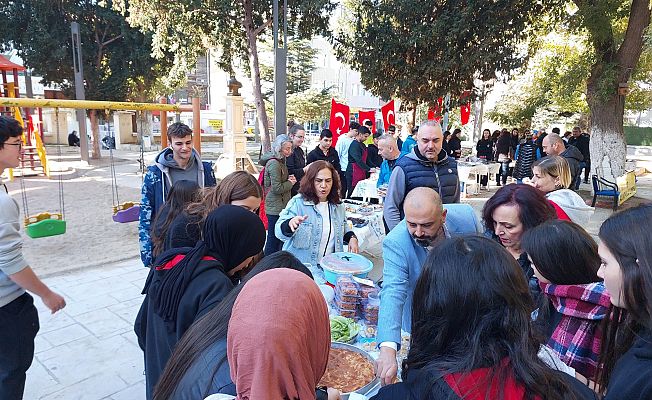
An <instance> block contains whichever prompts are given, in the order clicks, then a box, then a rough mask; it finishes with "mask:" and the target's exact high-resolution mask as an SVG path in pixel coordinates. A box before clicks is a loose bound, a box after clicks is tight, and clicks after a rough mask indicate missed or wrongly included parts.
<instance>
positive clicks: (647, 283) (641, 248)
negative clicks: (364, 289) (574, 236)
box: [597, 204, 652, 400]
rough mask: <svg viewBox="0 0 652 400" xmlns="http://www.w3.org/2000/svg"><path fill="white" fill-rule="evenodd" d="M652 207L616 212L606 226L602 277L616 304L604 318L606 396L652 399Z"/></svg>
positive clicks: (610, 399)
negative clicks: (651, 229)
mask: <svg viewBox="0 0 652 400" xmlns="http://www.w3.org/2000/svg"><path fill="white" fill-rule="evenodd" d="M651 225H652V206H651V205H649V204H647V205H640V206H638V207H634V208H630V209H628V210H625V211H621V212H618V213H616V214H613V215H612V216H611V217H609V218H607V220H605V221H604V223H603V224H602V226H601V227H600V232H599V233H598V237H599V238H600V244H599V245H598V253H599V254H600V258H601V259H602V264H601V265H600V269H599V270H598V276H599V277H600V278H602V279H604V285H605V287H606V288H607V291H608V292H609V294H610V296H611V304H612V305H613V307H612V308H611V310H610V313H609V314H608V315H607V316H606V317H605V318H604V323H605V324H604V325H603V332H604V336H603V341H602V355H601V357H600V361H601V363H602V368H601V369H600V370H599V371H598V380H597V383H598V384H599V385H600V387H601V388H602V389H603V390H605V389H606V393H605V396H604V400H615V399H628V400H630V399H631V400H643V399H651V398H652V317H651V316H650V310H652V289H651V288H652V235H650V226H651Z"/></svg>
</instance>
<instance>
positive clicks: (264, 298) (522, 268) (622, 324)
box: [0, 117, 652, 400]
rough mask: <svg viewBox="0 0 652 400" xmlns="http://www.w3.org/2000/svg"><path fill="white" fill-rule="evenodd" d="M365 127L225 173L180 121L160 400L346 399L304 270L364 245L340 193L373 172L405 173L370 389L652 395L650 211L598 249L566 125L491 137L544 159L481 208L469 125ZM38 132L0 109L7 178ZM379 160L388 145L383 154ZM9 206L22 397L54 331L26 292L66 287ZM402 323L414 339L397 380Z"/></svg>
mask: <svg viewBox="0 0 652 400" xmlns="http://www.w3.org/2000/svg"><path fill="white" fill-rule="evenodd" d="M352 128H353V129H351V130H350V132H349V135H348V136H346V139H345V136H342V137H340V138H339V140H338V142H337V145H336V146H335V148H333V147H332V146H331V144H332V138H333V135H332V133H331V132H330V131H328V130H324V131H322V133H321V135H320V140H319V143H318V145H317V147H316V148H315V149H314V150H312V151H310V152H308V154H307V155H306V153H305V152H304V150H303V149H302V148H301V147H302V144H303V141H304V138H305V130H304V129H303V128H302V127H301V126H292V127H291V128H290V129H289V131H288V135H279V136H278V137H277V138H276V140H275V142H274V144H273V150H272V152H271V153H270V154H267V155H265V156H264V157H263V158H262V159H261V161H262V163H263V164H264V170H263V173H262V174H261V177H260V178H261V179H260V181H259V180H257V179H255V178H254V177H253V176H251V175H250V174H248V173H247V172H243V171H239V172H234V173H232V174H230V175H228V176H227V177H225V178H224V179H223V180H221V181H220V182H217V181H216V180H215V179H214V176H213V175H212V172H211V171H212V167H211V165H210V163H207V162H204V161H202V160H201V158H200V156H199V154H198V153H197V152H196V151H194V150H193V148H192V131H191V130H190V128H188V127H187V126H185V125H183V124H173V125H172V126H170V128H169V129H168V135H169V143H170V147H169V148H167V149H165V150H163V151H162V152H161V153H160V154H159V155H158V156H157V158H156V162H155V164H154V165H152V166H151V167H150V168H149V170H148V172H147V175H146V177H145V180H144V183H143V190H142V194H143V203H142V206H141V220H140V227H139V228H140V229H139V233H140V243H141V256H142V261H143V263H144V265H145V267H147V268H148V269H149V274H148V277H147V280H146V282H144V284H143V295H144V297H143V303H142V305H141V307H140V310H139V312H138V316H137V318H136V321H135V323H134V331H135V334H136V337H137V339H138V343H139V346H140V348H141V349H142V351H143V356H144V361H145V364H144V365H145V377H146V398H147V399H157V400H158V399H166V400H167V399H204V398H206V397H208V396H210V395H213V394H222V395H224V396H223V397H222V398H235V399H241V400H245V399H289V400H295V399H331V400H332V399H338V398H340V396H341V393H339V391H338V390H336V389H334V388H325V387H318V383H319V381H320V379H321V377H322V376H323V375H324V373H325V370H326V366H327V363H328V355H329V349H330V342H331V337H330V334H329V332H330V327H329V315H328V307H327V303H326V301H325V299H324V296H323V295H322V292H321V291H320V289H319V287H318V286H317V285H316V284H315V282H314V280H313V279H312V278H313V276H312V273H311V270H310V268H308V267H307V266H306V264H309V265H310V267H314V266H318V265H319V263H320V261H321V259H322V258H323V257H324V256H325V255H327V254H330V253H333V252H340V251H344V250H348V251H350V252H358V251H359V250H360V249H359V243H358V238H357V237H356V236H355V234H354V233H353V232H352V231H350V230H349V229H348V228H347V223H346V212H345V208H344V205H343V203H342V199H343V198H344V196H345V195H346V194H350V192H349V190H348V189H349V188H350V187H351V186H350V185H351V184H352V183H353V182H356V179H359V178H360V177H362V176H364V174H366V173H367V172H369V170H371V168H378V169H379V171H380V172H381V174H380V177H383V176H384V178H383V179H386V181H385V182H386V183H383V184H387V185H388V186H387V198H386V201H385V205H384V207H385V208H384V212H383V216H384V219H385V223H386V225H387V227H386V228H387V231H388V233H387V235H386V237H385V239H384V241H383V244H382V245H383V251H382V254H379V256H380V257H382V259H383V262H384V266H383V279H382V286H381V292H380V311H379V312H380V314H379V318H378V331H377V337H376V340H377V342H378V343H379V345H378V347H379V349H378V350H379V356H378V359H377V361H376V374H377V377H378V378H379V379H380V380H381V382H382V385H383V386H382V388H381V389H380V390H379V391H378V393H377V394H376V395H375V396H374V397H372V399H377V400H384V399H404V398H405V399H407V398H411V399H424V400H426V399H455V398H459V399H485V398H487V399H597V398H604V399H607V400H611V399H648V398H652V383H651V382H652V379H651V378H652V368H651V367H650V366H651V365H652V315H651V313H652V311H650V310H652V236H651V235H649V234H648V233H647V227H648V226H649V225H650V224H652V206H650V205H647V206H645V205H642V206H637V207H633V208H630V209H627V210H624V211H621V212H618V213H614V214H613V215H612V216H610V217H609V218H608V219H607V220H606V221H604V223H603V224H602V226H601V228H600V232H599V235H598V238H599V243H597V242H596V241H595V240H594V239H593V237H591V235H589V234H588V233H587V232H586V231H585V230H584V228H583V226H584V225H585V224H586V221H587V220H588V219H589V218H590V216H591V214H592V211H593V209H592V208H590V207H587V206H586V205H584V204H583V202H580V201H581V198H579V196H578V195H577V194H576V193H575V192H574V191H573V188H574V184H575V183H576V181H574V180H573V179H574V178H573V172H572V171H573V170H572V168H573V167H571V163H569V162H568V161H567V157H565V156H564V155H563V154H564V151H561V152H560V150H561V146H563V144H561V145H560V143H559V142H557V141H556V137H555V136H554V135H555V133H551V134H550V135H547V136H546V137H548V139H547V140H546V138H545V137H544V138H542V140H541V146H542V148H545V149H544V150H546V151H547V152H548V155H547V156H544V157H542V158H540V159H537V156H536V155H537V153H540V150H539V149H538V148H537V144H536V142H535V141H534V140H532V137H528V136H529V135H527V134H526V135H525V137H524V138H523V139H524V141H523V142H522V143H520V142H519V143H518V144H517V145H516V147H515V148H514V146H513V143H514V142H515V141H520V139H519V138H516V139H515V134H514V132H512V133H509V132H507V133H506V134H505V132H506V131H504V132H502V133H500V134H499V135H498V137H497V138H496V140H495V143H494V142H493V139H492V138H493V136H494V135H487V134H486V133H488V132H484V133H483V138H482V139H481V141H480V142H479V143H478V152H479V154H478V155H479V156H484V157H490V158H492V159H495V160H498V161H499V162H501V163H507V161H505V156H506V157H509V158H511V157H513V156H514V154H517V153H518V154H517V155H516V160H517V163H516V165H517V167H516V168H515V170H514V174H516V173H517V172H518V171H520V172H519V173H525V169H524V168H525V162H526V161H527V162H528V163H530V164H529V166H528V168H529V172H528V173H527V174H526V175H522V176H523V177H526V176H527V177H530V178H531V182H530V184H518V183H510V184H506V182H505V181H502V179H503V172H505V173H506V174H508V173H509V170H508V169H509V167H508V166H507V167H506V168H504V170H501V175H500V178H499V179H500V181H499V182H500V183H501V185H502V186H501V187H500V188H499V189H498V190H497V191H496V193H495V194H494V195H493V196H491V198H489V199H488V200H487V202H486V203H485V205H484V208H483V210H482V213H481V215H480V216H478V215H476V213H475V212H474V210H473V208H472V207H471V206H469V205H468V204H461V203H460V202H459V194H460V189H459V188H460V185H459V178H458V177H457V162H456V158H457V157H456V154H457V153H456V152H457V151H458V149H457V147H456V144H455V140H454V139H455V138H456V137H457V136H458V135H459V132H454V133H452V134H451V135H452V136H453V137H452V138H451V139H449V140H448V141H446V140H444V136H445V133H444V132H442V129H441V127H440V126H439V124H438V123H437V122H434V121H427V122H425V123H423V124H421V125H420V126H419V128H418V129H416V130H415V131H414V132H413V133H412V135H410V137H408V138H406V140H405V141H404V142H403V143H402V146H400V148H401V150H402V151H401V150H399V145H398V142H397V138H395V137H394V136H392V134H391V133H386V134H383V135H379V136H376V137H374V139H373V140H374V145H373V146H374V147H375V148H374V147H371V146H372V145H369V146H367V145H365V144H364V142H365V140H366V139H367V137H368V136H369V134H370V129H369V127H366V126H356V125H353V123H352ZM21 135H22V129H21V127H20V125H19V124H18V123H17V122H16V121H15V120H13V119H10V118H5V117H0V173H1V172H2V171H3V170H4V169H7V168H14V167H16V166H17V165H18V162H19V157H20V148H21V145H22V141H21ZM449 136H450V135H449ZM516 136H518V131H516ZM562 140H563V139H562ZM451 141H453V146H449V147H447V143H448V145H450V143H451ZM347 142H348V145H349V146H348V147H347V146H345V145H346V143H347ZM508 142H509V143H508ZM341 143H344V144H341ZM338 148H339V150H340V151H338ZM370 148H371V149H372V150H371V151H370ZM512 150H513V152H512ZM567 150H568V149H566V150H565V151H567ZM558 152H559V153H558ZM526 153H528V154H529V155H528V156H527V160H525V159H522V160H523V161H521V163H520V164H519V162H518V159H519V156H521V157H526ZM572 153H574V151H572V150H571V151H570V152H568V153H567V155H569V154H572ZM342 154H346V156H345V157H344V159H343V158H342ZM370 154H371V156H372V157H371V158H372V159H373V158H374V155H377V156H379V157H380V158H382V161H381V162H380V163H379V161H380V159H376V160H374V162H375V164H374V165H376V166H375V167H370V165H369V160H370V158H369V156H370ZM501 156H502V158H501ZM500 160H502V161H500ZM582 162H586V161H582ZM365 166H366V167H367V168H365ZM519 168H520V169H519ZM363 173H364V174H363ZM517 176H521V175H517ZM576 176H578V175H576ZM515 178H516V176H515ZM379 179H380V178H379ZM517 179H519V178H517ZM345 188H346V189H345ZM293 191H295V192H293ZM578 198H579V200H578ZM0 205H1V206H2V210H3V211H2V214H1V216H0V239H1V240H0V398H2V399H5V398H6V399H11V400H14V399H21V398H22V393H23V388H24V382H25V372H26V370H27V369H28V368H29V365H30V364H31V361H32V358H33V351H34V336H35V335H36V332H37V331H38V315H37V313H36V310H35V308H34V305H33V302H32V297H31V296H30V295H29V294H28V293H27V292H26V291H29V292H32V293H35V294H36V295H38V296H40V297H41V298H42V300H43V302H44V303H45V304H46V305H47V306H48V308H50V309H51V311H52V312H57V311H59V310H61V309H62V308H63V307H65V300H64V299H63V298H62V297H61V296H59V295H58V294H56V293H54V292H52V291H51V290H50V289H48V288H47V286H46V285H45V284H43V283H42V282H41V281H40V280H39V279H38V278H36V276H35V275H34V273H33V272H32V271H31V269H30V268H29V266H28V265H27V263H26V262H25V260H24V258H23V257H22V250H21V240H20V234H19V222H18V216H19V210H18V205H17V203H16V202H15V201H14V200H13V199H11V198H10V197H9V196H8V195H7V194H6V193H5V191H0ZM263 209H264V210H263ZM265 223H267V228H266V227H265ZM402 332H407V333H409V334H410V347H409V351H408V352H407V357H406V358H405V359H404V360H403V361H402V365H401V368H400V378H401V379H400V381H398V382H397V377H398V375H399V361H398V359H397V352H398V351H399V350H400V348H401V346H402V345H403V340H402Z"/></svg>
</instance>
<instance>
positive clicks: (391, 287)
mask: <svg viewBox="0 0 652 400" xmlns="http://www.w3.org/2000/svg"><path fill="white" fill-rule="evenodd" d="M444 209H446V210H447V213H446V221H445V223H444V231H445V232H446V236H447V237H451V236H461V235H473V234H480V233H481V232H482V226H481V225H480V220H479V219H478V217H477V216H476V214H475V211H473V207H471V206H470V205H468V204H444ZM427 255H428V253H427V252H426V249H424V248H423V247H421V246H420V245H418V244H417V243H416V242H415V241H414V239H412V236H410V232H408V229H407V223H406V222H405V219H403V220H402V221H401V222H400V223H399V224H398V225H396V227H395V228H394V229H392V230H391V231H390V232H389V234H388V235H387V236H386V237H385V240H384V241H383V261H384V263H385V265H384V267H383V288H382V290H381V292H380V314H379V316H378V335H377V339H378V343H382V342H394V343H397V344H399V346H400V344H401V328H402V329H403V330H404V331H406V332H410V331H411V326H412V294H413V293H414V288H415V286H416V283H417V279H418V278H419V275H420V274H421V267H422V266H423V263H424V262H425V260H426V256H427Z"/></svg>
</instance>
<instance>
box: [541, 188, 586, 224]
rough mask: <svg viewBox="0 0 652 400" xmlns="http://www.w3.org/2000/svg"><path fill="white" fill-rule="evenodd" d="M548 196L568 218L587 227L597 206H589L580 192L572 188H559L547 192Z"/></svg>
mask: <svg viewBox="0 0 652 400" xmlns="http://www.w3.org/2000/svg"><path fill="white" fill-rule="evenodd" d="M546 198H547V199H548V200H550V201H552V202H554V203H555V204H557V205H558V206H559V207H560V208H561V209H562V210H564V212H565V213H566V215H568V218H570V219H571V221H573V222H575V223H576V224H578V225H580V226H583V227H586V224H587V223H588V222H589V219H590V218H591V215H593V212H594V211H595V208H593V207H589V206H587V205H586V203H585V202H584V199H582V198H581V197H580V195H579V194H577V193H575V192H573V191H572V190H570V189H558V190H555V191H552V192H550V193H548V194H546Z"/></svg>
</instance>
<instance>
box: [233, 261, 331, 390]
mask: <svg viewBox="0 0 652 400" xmlns="http://www.w3.org/2000/svg"><path fill="white" fill-rule="evenodd" d="M252 310H256V312H252ZM329 350H330V326H329V322H328V309H327V307H326V302H325V301H324V296H323V295H322V294H321V291H320V290H319V288H318V286H317V285H316V284H315V282H314V281H312V280H311V279H310V278H309V277H307V276H306V275H305V274H303V273H301V272H299V271H295V270H290V269H276V270H274V271H265V272H262V273H260V274H258V275H256V276H255V277H253V278H252V279H251V280H250V281H248V282H247V283H246V284H245V285H244V287H243V288H242V291H241V292H240V294H239V295H238V298H237V300H236V301H235V305H234V306H233V312H232V314H231V319H230V321H229V330H228V333H227V357H228V360H229V367H230V369H231V379H232V380H233V382H234V383H235V386H236V391H237V397H236V399H239V400H249V399H301V400H307V399H315V387H316V386H317V384H318V382H319V380H320V379H321V377H322V376H323V375H324V372H326V365H327V363H328V352H329Z"/></svg>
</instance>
